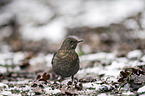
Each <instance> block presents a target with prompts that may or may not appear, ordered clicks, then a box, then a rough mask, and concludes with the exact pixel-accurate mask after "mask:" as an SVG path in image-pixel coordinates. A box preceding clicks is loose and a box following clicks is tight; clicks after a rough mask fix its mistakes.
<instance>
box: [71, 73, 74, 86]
mask: <svg viewBox="0 0 145 96" xmlns="http://www.w3.org/2000/svg"><path fill="white" fill-rule="evenodd" d="M71 79H72V84H73V80H74V75H72V76H71Z"/></svg>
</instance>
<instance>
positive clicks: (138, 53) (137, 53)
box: [127, 50, 142, 59]
mask: <svg viewBox="0 0 145 96" xmlns="http://www.w3.org/2000/svg"><path fill="white" fill-rule="evenodd" d="M141 55H142V52H141V51H140V50H133V51H130V52H129V53H128V54H127V57H128V58H130V59H131V58H140V57H141Z"/></svg>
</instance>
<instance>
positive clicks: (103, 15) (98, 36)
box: [0, 0, 145, 55]
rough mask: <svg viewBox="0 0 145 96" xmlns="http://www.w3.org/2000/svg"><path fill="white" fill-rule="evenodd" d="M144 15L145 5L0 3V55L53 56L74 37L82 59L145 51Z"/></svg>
mask: <svg viewBox="0 0 145 96" xmlns="http://www.w3.org/2000/svg"><path fill="white" fill-rule="evenodd" d="M144 10H145V1H144V0H103V1H100V0H97V1H96V0H95V1H94V0H79V1H78V0H72V1H67V0H62V1H61V2H58V1H57V0H43V1H42V0H0V41H1V42H0V51H1V52H5V51H13V52H17V51H30V52H34V53H38V52H44V53H53V52H55V51H56V50H57V49H58V48H59V46H60V44H61V42H62V40H64V38H65V37H66V36H68V35H75V36H77V37H78V38H80V39H84V43H83V44H82V46H81V48H80V49H81V54H88V53H94V52H99V51H105V52H112V51H115V50H117V51H119V52H121V53H118V54H119V55H123V54H125V53H126V52H127V51H129V50H133V49H138V48H139V49H144V45H145V43H144V40H145V30H144V28H145V12H144ZM122 52H123V53H122Z"/></svg>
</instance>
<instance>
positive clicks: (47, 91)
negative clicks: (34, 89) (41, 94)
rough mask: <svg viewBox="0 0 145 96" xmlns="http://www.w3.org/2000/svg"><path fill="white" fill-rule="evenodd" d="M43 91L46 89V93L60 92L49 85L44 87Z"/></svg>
mask: <svg viewBox="0 0 145 96" xmlns="http://www.w3.org/2000/svg"><path fill="white" fill-rule="evenodd" d="M44 91H46V94H57V93H60V92H61V91H60V90H59V89H54V90H52V88H51V87H46V88H44Z"/></svg>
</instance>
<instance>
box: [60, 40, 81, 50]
mask: <svg viewBox="0 0 145 96" xmlns="http://www.w3.org/2000/svg"><path fill="white" fill-rule="evenodd" d="M82 41H83V40H77V39H76V38H75V37H67V38H65V40H64V41H63V43H62V45H61V48H60V49H66V50H71V49H75V48H76V46H77V44H78V43H80V42H82Z"/></svg>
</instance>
